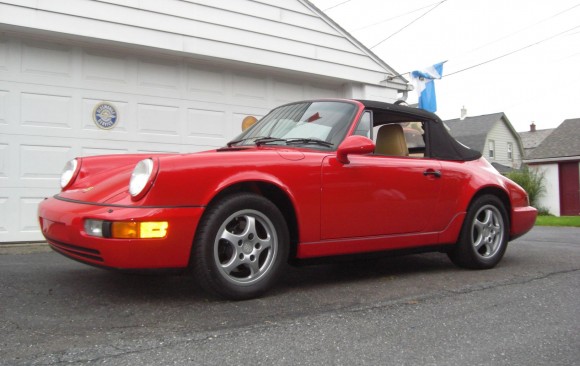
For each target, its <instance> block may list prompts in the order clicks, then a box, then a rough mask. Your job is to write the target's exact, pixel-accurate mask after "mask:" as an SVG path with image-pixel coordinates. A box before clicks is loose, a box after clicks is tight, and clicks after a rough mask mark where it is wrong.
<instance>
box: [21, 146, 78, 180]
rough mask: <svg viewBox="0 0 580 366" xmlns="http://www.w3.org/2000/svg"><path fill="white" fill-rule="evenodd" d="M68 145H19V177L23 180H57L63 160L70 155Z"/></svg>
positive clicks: (70, 150)
mask: <svg viewBox="0 0 580 366" xmlns="http://www.w3.org/2000/svg"><path fill="white" fill-rule="evenodd" d="M71 152H72V148H71V147H70V146H46V145H44V146H43V145H21V146H20V179H21V181H23V182H25V181H27V180H33V181H34V183H35V184H38V183H39V182H40V181H41V180H49V181H51V180H52V181H55V182H58V180H59V179H60V172H61V170H62V168H63V162H66V161H67V160H68V157H69V156H71Z"/></svg>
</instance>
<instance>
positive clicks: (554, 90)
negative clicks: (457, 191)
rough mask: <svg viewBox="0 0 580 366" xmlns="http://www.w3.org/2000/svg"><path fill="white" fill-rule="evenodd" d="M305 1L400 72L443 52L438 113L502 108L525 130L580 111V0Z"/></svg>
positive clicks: (438, 59) (426, 63)
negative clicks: (532, 125) (531, 125)
mask: <svg viewBox="0 0 580 366" xmlns="http://www.w3.org/2000/svg"><path fill="white" fill-rule="evenodd" d="M311 2H312V3H313V4H314V5H315V6H317V7H318V8H319V9H321V10H323V11H324V12H325V13H326V15H328V16H329V17H330V18H332V20H334V21H335V22H336V23H338V24H339V25H340V26H341V27H342V28H344V29H345V30H346V31H347V32H349V33H350V34H351V35H353V36H354V37H355V38H356V39H358V40H359V41H360V42H362V43H363V44H364V45H365V46H366V47H367V48H369V49H371V51H373V52H374V53H375V54H376V55H377V56H379V57H380V58H381V59H382V60H383V61H384V62H386V63H387V64H388V65H389V66H391V67H392V68H393V69H395V71H396V72H397V73H399V74H404V75H403V77H405V78H406V79H407V80H410V76H409V74H405V73H408V72H410V71H413V70H421V69H424V68H425V67H428V66H430V65H433V64H436V63H439V62H442V61H447V62H446V63H445V64H444V67H443V77H442V78H441V80H436V81H435V90H436V95H437V112H436V113H437V114H438V115H439V117H441V118H442V119H443V120H447V119H454V118H459V117H460V113H461V108H462V107H465V109H466V110H467V116H468V117H469V116H471V117H473V116H480V115H485V114H492V113H498V112H503V113H505V114H506V116H507V118H508V119H509V121H510V122H511V124H512V125H513V126H514V128H515V129H516V131H519V132H522V131H529V128H530V124H531V123H532V122H534V123H535V124H536V128H537V129H546V128H555V127H557V126H558V125H559V124H560V123H562V122H563V121H564V120H565V119H570V118H580V1H579V0H575V1H572V0H551V1H546V0H534V1H530V0H528V1H523V0H404V1H400V0H398V1H394V0H383V1H380V0H347V1H345V0H311ZM493 59H495V60H494V61H490V60H493ZM487 61H490V62H487ZM479 64H481V65H479ZM476 65H479V66H476ZM464 69H467V70H464ZM407 102H409V103H417V93H416V92H415V91H412V92H409V97H408V99H407Z"/></svg>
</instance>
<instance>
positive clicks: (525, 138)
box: [519, 128, 555, 149]
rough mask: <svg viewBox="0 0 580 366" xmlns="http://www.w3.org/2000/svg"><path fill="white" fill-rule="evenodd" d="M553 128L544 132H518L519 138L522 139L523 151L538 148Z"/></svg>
mask: <svg viewBox="0 0 580 366" xmlns="http://www.w3.org/2000/svg"><path fill="white" fill-rule="evenodd" d="M554 130H555V128H547V129H545V130H536V131H525V132H520V133H519V134H520V138H521V139H522V144H523V145H524V149H535V148H536V147H538V146H539V145H540V144H541V143H542V141H544V139H545V138H546V137H548V136H550V134H551V133H552V132H554Z"/></svg>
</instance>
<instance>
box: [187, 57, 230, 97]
mask: <svg viewBox="0 0 580 366" xmlns="http://www.w3.org/2000/svg"><path fill="white" fill-rule="evenodd" d="M187 91H188V93H189V94H190V95H189V97H190V98H192V99H197V100H211V101H214V100H216V98H222V100H223V99H224V98H225V97H226V74H225V73H224V72H223V71H220V70H214V69H206V68H194V67H193V66H191V65H188V68H187ZM223 101H225V100H223Z"/></svg>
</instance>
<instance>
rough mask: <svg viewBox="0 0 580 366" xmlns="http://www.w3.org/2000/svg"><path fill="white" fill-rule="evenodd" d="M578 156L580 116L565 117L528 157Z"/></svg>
mask: <svg viewBox="0 0 580 366" xmlns="http://www.w3.org/2000/svg"><path fill="white" fill-rule="evenodd" d="M572 156H579V157H580V118H574V119H567V120H565V121H564V122H562V124H561V125H560V126H558V128H556V129H555V130H554V131H553V132H552V133H551V134H550V135H549V136H548V137H546V138H545V139H544V141H542V143H540V145H539V146H538V147H537V148H535V149H534V151H532V152H531V154H530V156H529V157H528V159H530V160H534V159H549V158H560V157H572Z"/></svg>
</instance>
